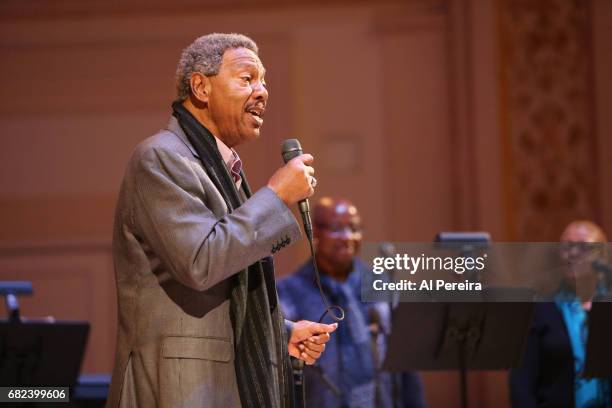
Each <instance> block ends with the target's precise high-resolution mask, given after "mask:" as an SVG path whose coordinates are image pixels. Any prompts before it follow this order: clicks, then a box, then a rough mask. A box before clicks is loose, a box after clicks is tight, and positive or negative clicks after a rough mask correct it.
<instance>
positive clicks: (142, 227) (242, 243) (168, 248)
mask: <svg viewBox="0 0 612 408" xmlns="http://www.w3.org/2000/svg"><path fill="white" fill-rule="evenodd" d="M132 161H133V163H132V165H133V167H132V171H134V172H135V174H134V176H135V186H134V189H135V193H136V194H135V198H134V201H133V205H134V208H133V211H134V213H133V219H134V223H135V224H136V225H135V229H136V231H139V233H140V234H141V237H140V238H141V239H142V240H143V241H144V243H145V244H147V246H148V247H149V248H150V250H151V251H152V252H153V253H154V254H155V255H156V256H157V257H159V259H160V260H161V262H162V264H163V265H164V266H165V268H166V269H167V270H168V271H169V272H170V273H171V274H172V275H173V277H174V278H175V279H177V280H178V281H179V282H181V283H182V284H184V285H186V286H189V287H191V288H193V289H196V290H207V289H209V288H210V287H212V286H214V285H215V284H217V283H219V282H221V281H223V280H224V279H226V278H228V277H230V276H231V275H233V274H235V273H237V272H239V271H241V270H243V269H245V268H246V267H248V266H249V265H251V264H252V263H254V262H256V261H257V260H259V259H261V258H263V257H265V256H268V255H270V253H271V252H272V250H273V247H278V246H279V243H288V242H292V241H295V240H297V239H298V238H299V237H300V229H299V225H298V224H297V221H296V220H295V217H294V216H293V214H292V213H291V211H290V210H289V208H288V207H287V206H286V205H285V203H284V202H283V201H282V200H281V199H280V198H279V197H278V196H277V195H276V194H275V193H274V192H273V191H272V190H270V189H269V188H267V187H265V188H262V189H261V190H259V191H257V192H256V193H255V194H254V195H253V196H252V197H251V198H249V199H248V200H247V201H246V202H244V203H243V204H242V205H241V206H240V207H239V208H238V209H236V210H235V211H234V212H232V213H231V214H229V215H225V216H223V217H221V218H218V217H217V216H216V215H215V214H214V213H213V212H212V211H211V210H210V209H209V208H208V207H207V206H206V202H209V200H211V199H214V200H221V199H222V198H221V196H220V194H219V192H218V191H217V190H216V189H215V188H213V187H212V183H211V184H209V187H208V189H207V190H206V188H205V187H204V185H208V184H207V183H203V182H202V180H203V179H207V177H206V176H205V175H204V171H203V169H202V168H201V167H199V166H197V164H195V163H194V162H193V161H192V160H190V159H189V158H186V157H183V156H181V155H180V154H177V153H175V152H173V151H169V150H166V149H163V148H156V147H149V148H148V149H146V150H143V151H141V152H139V154H136V155H135V156H133V158H132ZM215 196H216V197H215Z"/></svg>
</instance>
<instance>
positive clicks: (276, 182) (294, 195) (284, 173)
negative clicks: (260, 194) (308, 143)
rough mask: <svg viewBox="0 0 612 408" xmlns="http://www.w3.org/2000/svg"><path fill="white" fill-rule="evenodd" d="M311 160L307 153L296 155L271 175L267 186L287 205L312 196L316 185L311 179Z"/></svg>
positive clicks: (312, 170)
mask: <svg viewBox="0 0 612 408" xmlns="http://www.w3.org/2000/svg"><path fill="white" fill-rule="evenodd" d="M313 160H314V158H313V157H312V156H311V155H309V154H301V153H300V155H296V156H295V157H294V158H291V159H290V160H289V161H287V162H285V163H286V164H285V165H284V166H283V167H281V168H280V169H278V170H277V171H276V172H275V173H274V174H273V175H272V177H271V178H270V180H269V181H268V187H269V188H270V189H271V190H272V191H274V192H275V193H276V195H278V196H279V198H280V199H281V200H283V201H284V202H285V204H287V205H293V204H295V203H297V202H298V201H301V200H304V199H306V198H308V197H310V196H312V195H313V194H314V187H315V185H316V182H313V181H312V180H314V177H313V174H314V169H313V168H312V167H311V166H310V165H311V164H312V162H313Z"/></svg>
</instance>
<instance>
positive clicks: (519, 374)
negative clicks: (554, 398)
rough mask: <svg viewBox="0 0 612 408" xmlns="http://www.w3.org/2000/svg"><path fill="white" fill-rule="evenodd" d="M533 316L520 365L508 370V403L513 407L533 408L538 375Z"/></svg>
mask: <svg viewBox="0 0 612 408" xmlns="http://www.w3.org/2000/svg"><path fill="white" fill-rule="evenodd" d="M537 321H538V319H537V314H536V315H535V316H534V321H533V322H532V325H531V328H530V329H529V333H528V335H527V344H526V347H525V352H524V354H523V359H522V362H521V365H520V366H519V367H517V368H513V369H512V370H510V374H509V378H508V379H509V383H510V401H511V404H512V406H513V407H520V408H535V407H536V401H537V399H536V390H537V379H538V375H539V368H540V367H539V366H540V363H539V361H540V358H539V349H540V328H539V325H538V323H537Z"/></svg>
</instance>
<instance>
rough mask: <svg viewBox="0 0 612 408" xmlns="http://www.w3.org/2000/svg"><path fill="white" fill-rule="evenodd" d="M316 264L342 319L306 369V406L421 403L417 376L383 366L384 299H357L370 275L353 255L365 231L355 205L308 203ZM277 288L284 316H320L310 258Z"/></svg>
mask: <svg viewBox="0 0 612 408" xmlns="http://www.w3.org/2000/svg"><path fill="white" fill-rule="evenodd" d="M312 214H313V224H314V237H315V247H316V254H317V255H316V260H317V267H318V269H319V271H320V272H321V283H322V287H323V291H324V293H325V295H326V296H327V297H328V298H329V300H330V302H331V303H332V304H334V305H338V306H340V307H342V308H343V309H344V310H345V313H346V317H345V319H344V320H343V321H342V322H341V323H340V325H339V326H338V329H337V330H336V336H335V339H332V341H330V342H329V343H327V345H326V351H325V353H323V355H322V356H321V358H320V359H319V360H318V361H317V364H316V365H314V366H307V367H306V369H305V383H306V405H307V406H313V407H326V408H334V407H338V408H341V407H342V408H344V407H347V408H348V407H350V408H357V407H359V408H379V407H384V408H391V407H422V406H424V405H425V404H424V401H423V392H422V386H421V381H420V378H419V377H418V376H417V374H415V373H406V374H401V375H399V374H393V375H392V374H390V373H383V372H381V371H380V366H381V364H382V361H383V359H384V353H385V346H386V342H385V336H384V333H389V328H390V310H389V305H388V304H386V303H382V302H378V303H364V302H361V300H360V291H361V276H362V274H363V273H369V272H370V271H369V270H368V266H367V265H366V264H364V263H363V262H362V261H361V260H360V259H359V258H358V257H357V254H358V252H359V249H360V245H361V239H362V231H361V219H360V217H359V214H358V212H357V208H356V207H355V206H354V205H353V204H352V203H350V202H349V201H347V200H344V199H331V198H328V197H326V198H322V199H321V200H319V202H318V203H317V204H316V205H315V206H314V208H313V212H312ZM277 288H278V293H279V296H280V300H281V306H282V309H283V312H284V314H285V317H286V318H288V319H291V320H296V321H297V320H313V321H317V320H318V319H319V318H320V316H321V314H322V311H323V310H324V307H323V304H322V302H321V298H320V294H319V290H318V288H317V285H316V283H315V272H314V267H313V266H312V260H309V261H308V262H306V263H305V264H304V265H303V266H302V267H301V268H300V269H299V270H298V271H297V272H296V273H295V274H293V275H291V276H290V277H288V278H286V279H283V280H281V281H280V282H279V283H278V285H277Z"/></svg>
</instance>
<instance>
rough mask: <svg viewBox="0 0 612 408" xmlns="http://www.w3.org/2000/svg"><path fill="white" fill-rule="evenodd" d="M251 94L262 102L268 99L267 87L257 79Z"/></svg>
mask: <svg viewBox="0 0 612 408" xmlns="http://www.w3.org/2000/svg"><path fill="white" fill-rule="evenodd" d="M253 96H254V97H255V98H257V99H261V100H263V101H264V102H265V101H267V100H268V89H267V88H266V86H265V85H264V83H263V82H261V81H257V82H256V83H254V84H253Z"/></svg>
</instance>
